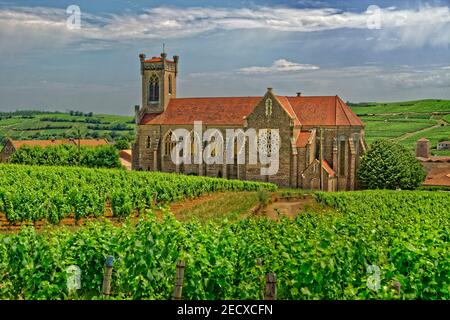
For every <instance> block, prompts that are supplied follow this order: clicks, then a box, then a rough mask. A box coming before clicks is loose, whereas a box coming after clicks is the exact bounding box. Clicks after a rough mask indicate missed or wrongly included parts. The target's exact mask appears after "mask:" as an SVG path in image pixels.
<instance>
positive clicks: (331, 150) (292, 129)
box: [132, 53, 366, 191]
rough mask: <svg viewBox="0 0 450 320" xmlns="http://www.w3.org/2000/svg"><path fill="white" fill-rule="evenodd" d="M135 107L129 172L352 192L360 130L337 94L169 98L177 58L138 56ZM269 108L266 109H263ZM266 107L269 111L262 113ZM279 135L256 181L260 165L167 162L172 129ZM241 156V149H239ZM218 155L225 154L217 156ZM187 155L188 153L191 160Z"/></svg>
mask: <svg viewBox="0 0 450 320" xmlns="http://www.w3.org/2000/svg"><path fill="white" fill-rule="evenodd" d="M139 58H140V65H141V77H142V105H141V106H135V113H136V117H135V118H136V141H135V143H134V144H133V150H132V156H133V158H132V168H133V169H134V170H148V171H164V172H178V173H184V174H194V175H204V176H211V177H223V178H228V179H242V180H254V181H264V182H272V183H275V184H277V185H279V186H284V187H293V188H303V189H322V190H327V191H337V190H354V189H355V188H357V180H356V170H357V168H358V165H359V159H360V156H361V155H362V154H363V153H364V152H365V150H366V142H365V140H364V124H363V123H362V122H361V120H360V119H359V118H358V117H357V116H356V115H355V114H354V113H353V112H352V110H351V109H350V108H349V107H348V106H347V105H346V104H345V102H344V101H342V99H341V98H339V97H338V96H302V95H301V93H297V94H296V95H294V96H279V95H276V94H275V93H274V91H273V90H272V88H268V89H267V91H266V92H265V94H264V95H263V96H257V97H254V96H253V97H203V98H177V76H178V63H179V57H178V56H173V58H172V59H171V60H170V59H168V58H167V55H166V54H165V53H162V54H161V55H160V56H158V57H152V58H150V59H148V58H146V56H145V55H144V54H140V55H139ZM269 106H270V108H269ZM268 108H269V109H268ZM194 121H201V122H202V126H203V128H202V129H203V131H205V130H207V129H209V128H215V129H217V130H220V131H221V132H222V134H223V136H224V137H225V135H226V133H225V130H226V129H238V128H240V129H242V130H244V131H245V130H247V129H248V128H254V129H256V130H258V129H279V137H280V141H279V170H278V171H277V173H276V174H273V175H261V174H260V167H261V166H262V164H250V163H248V157H246V158H245V159H246V160H245V161H246V162H245V163H244V164H238V163H237V161H236V162H234V163H233V164H227V163H224V164H205V163H201V164H195V163H194V162H191V164H184V163H183V164H179V165H176V164H175V163H174V162H173V161H172V159H171V156H170V152H171V150H172V148H173V147H174V146H175V144H176V142H174V141H173V140H172V135H173V132H172V131H173V130H175V129H178V128H185V129H187V130H190V131H191V130H193V128H194ZM245 148H246V151H245V152H246V154H247V156H248V145H246V146H245ZM224 152H225V151H224ZM194 153H195V151H193V154H194Z"/></svg>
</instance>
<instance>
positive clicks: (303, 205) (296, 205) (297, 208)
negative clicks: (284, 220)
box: [256, 194, 323, 220]
mask: <svg viewBox="0 0 450 320" xmlns="http://www.w3.org/2000/svg"><path fill="white" fill-rule="evenodd" d="M273 200H274V202H272V203H270V204H269V205H268V206H267V207H266V208H262V209H260V210H259V211H258V212H256V215H259V216H265V217H267V218H269V219H272V220H279V219H280V217H282V216H285V217H288V218H290V219H294V218H295V217H296V216H297V215H298V214H299V213H301V212H304V211H308V210H311V211H319V210H323V207H322V206H321V205H320V204H318V203H317V202H316V200H315V199H314V197H313V196H312V195H311V194H305V195H301V196H296V197H292V198H281V197H280V198H277V197H275V198H274V199H273Z"/></svg>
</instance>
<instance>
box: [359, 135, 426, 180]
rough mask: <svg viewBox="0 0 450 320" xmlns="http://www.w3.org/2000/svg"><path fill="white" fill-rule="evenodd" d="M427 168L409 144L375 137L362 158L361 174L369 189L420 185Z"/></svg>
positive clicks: (360, 176)
mask: <svg viewBox="0 0 450 320" xmlns="http://www.w3.org/2000/svg"><path fill="white" fill-rule="evenodd" d="M425 176H426V174H425V171H424V170H423V168H422V165H421V164H420V162H419V161H417V159H416V158H415V157H414V155H413V154H412V153H411V152H410V151H409V150H408V149H406V148H405V147H403V146H401V145H399V144H397V143H394V142H391V141H388V140H377V141H374V142H373V143H372V144H371V145H370V148H369V150H368V151H367V153H366V154H365V155H364V156H363V157H362V159H361V165H360V167H359V169H358V178H359V182H360V185H361V187H363V188H367V189H398V188H400V189H416V188H417V187H419V186H420V185H421V184H422V182H423V180H424V179H425Z"/></svg>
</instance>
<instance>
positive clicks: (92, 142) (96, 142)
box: [0, 139, 108, 163]
mask: <svg viewBox="0 0 450 320" xmlns="http://www.w3.org/2000/svg"><path fill="white" fill-rule="evenodd" d="M63 144H72V145H75V146H78V145H79V146H88V147H97V146H104V145H107V144H108V141H107V140H106V139H53V140H12V139H8V140H7V141H6V144H5V146H4V148H3V150H2V151H1V152H0V163H7V162H9V160H10V158H11V155H12V154H13V153H14V152H16V151H17V150H18V149H19V148H20V147H22V146H30V147H34V146H39V147H42V148H45V147H48V146H56V145H63Z"/></svg>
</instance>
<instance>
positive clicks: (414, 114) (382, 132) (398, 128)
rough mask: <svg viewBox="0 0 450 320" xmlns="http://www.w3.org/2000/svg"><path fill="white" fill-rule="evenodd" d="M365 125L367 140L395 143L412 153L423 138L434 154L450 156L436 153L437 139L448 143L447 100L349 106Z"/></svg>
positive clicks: (449, 117)
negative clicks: (382, 140)
mask: <svg viewBox="0 0 450 320" xmlns="http://www.w3.org/2000/svg"><path fill="white" fill-rule="evenodd" d="M350 105H351V108H352V110H353V111H354V112H355V113H356V114H358V115H359V117H360V118H361V120H362V121H363V122H364V123H365V124H366V141H367V142H368V143H371V142H373V141H374V140H377V139H390V140H395V141H397V142H399V143H401V144H403V145H404V146H405V147H408V148H409V149H411V150H414V148H415V142H416V141H417V140H418V139H420V138H422V137H426V138H427V139H429V140H430V142H431V148H432V150H431V152H432V154H435V155H450V151H437V150H436V146H437V143H438V141H440V140H450V100H431V99H430V100H418V101H407V102H395V103H357V104H350Z"/></svg>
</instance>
